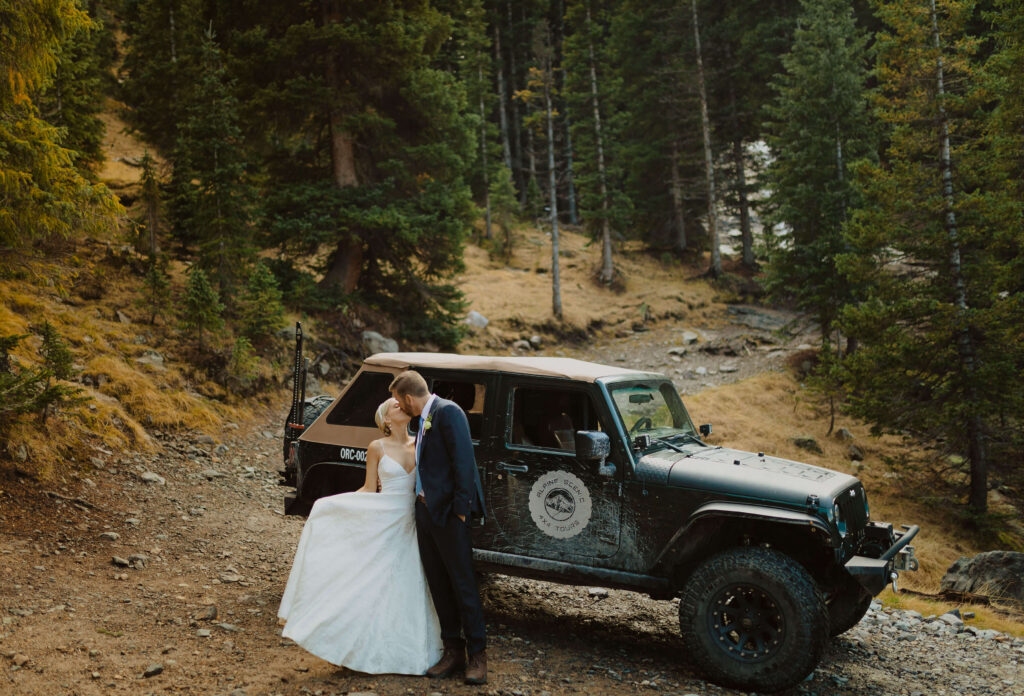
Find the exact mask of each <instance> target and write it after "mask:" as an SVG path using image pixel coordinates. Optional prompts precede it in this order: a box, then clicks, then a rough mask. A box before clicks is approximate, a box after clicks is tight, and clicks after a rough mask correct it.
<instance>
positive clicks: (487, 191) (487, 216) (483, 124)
mask: <svg viewBox="0 0 1024 696" xmlns="http://www.w3.org/2000/svg"><path fill="white" fill-rule="evenodd" d="M477 75H478V77H479V79H480V88H481V89H480V161H481V164H482V165H483V168H484V172H483V174H484V230H485V235H486V237H487V239H492V238H493V236H494V235H493V234H492V232H491V182H490V176H489V175H488V172H487V112H486V110H485V109H484V92H483V84H484V69H483V67H478V68H477Z"/></svg>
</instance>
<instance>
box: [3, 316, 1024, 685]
mask: <svg viewBox="0 0 1024 696" xmlns="http://www.w3.org/2000/svg"><path fill="white" fill-rule="evenodd" d="M644 338H645V339H646V338H650V339H655V340H654V342H653V344H647V343H646V342H643V343H642V345H644V346H645V347H646V348H648V349H649V355H650V356H651V359H652V362H651V363H645V362H643V358H642V357H641V356H643V355H644V354H645V353H644V352H643V351H641V350H637V348H638V346H639V345H641V343H640V342H641V341H643V339H638V342H637V343H636V344H634V343H632V342H631V343H629V344H628V347H629V348H630V351H629V353H628V355H629V361H630V364H633V365H635V366H641V367H648V368H649V369H654V368H659V367H660V362H659V361H660V360H661V359H662V357H663V354H664V344H663V341H661V340H660V339H658V333H657V332H649V333H648V332H645V333H644ZM593 350H595V351H597V354H596V356H595V357H599V356H607V357H610V358H611V359H613V360H614V359H615V358H616V357H617V356H619V355H620V354H622V353H621V351H623V350H624V348H623V347H622V346H621V345H620V344H618V343H617V342H615V341H612V342H610V343H608V344H607V345H597V346H594V347H593ZM673 364H674V361H673ZM682 369H683V370H684V372H685V371H686V370H688V369H689V367H684V368H682ZM720 374H721V373H719V375H712V376H711V377H712V378H715V377H718V376H720ZM732 374H735V373H726V376H731V375H732ZM747 381H749V380H747ZM698 386H699V383H698ZM740 386H742V384H740ZM730 388H738V387H737V386H732V387H730V386H725V387H721V388H720V389H725V390H728V389H730ZM714 391H716V390H706V391H705V392H703V394H711V393H714ZM698 398H699V396H698ZM280 416H281V413H280V409H278V408H265V409H262V410H259V411H257V412H256V415H255V417H254V418H253V419H252V420H250V421H247V422H243V423H240V424H237V425H236V424H234V423H231V422H228V423H227V424H226V426H225V427H224V428H223V430H222V433H221V436H220V437H218V438H217V439H216V440H214V439H213V438H210V437H207V436H203V435H201V434H199V433H194V432H192V433H190V432H183V433H181V434H178V435H173V436H171V435H165V436H159V437H157V438H156V446H155V451H153V452H150V453H134V452H130V451H125V452H110V451H97V452H96V456H95V457H93V458H92V460H91V467H90V469H91V470H90V471H88V472H86V473H85V474H83V475H82V476H81V477H79V478H72V479H70V480H66V481H65V482H64V483H60V482H54V483H53V484H52V485H41V484H40V483H39V482H37V481H33V480H30V479H26V478H23V477H19V476H17V475H15V474H14V473H12V472H7V473H5V474H2V476H3V478H0V489H2V490H3V496H4V497H3V501H4V502H3V507H0V529H2V530H3V531H2V534H0V563H2V564H3V566H4V567H5V570H6V573H5V576H6V582H5V583H4V584H3V585H0V608H2V627H0V655H2V657H3V658H4V659H3V665H4V667H3V670H2V671H0V692H2V693H10V694H16V695H18V696H22V695H24V696H28V695H39V696H44V695H45V696H51V695H52V694H76V695H82V696H85V695H91V694H110V693H124V694H225V695H233V696H242V695H245V696H253V695H255V694H266V695H270V694H281V695H286V696H300V695H309V694H313V695H317V694H320V695H326V694H346V693H348V694H355V693H367V692H369V693H375V694H379V695H381V696H384V695H392V694H393V695H396V696H397V695H401V694H454V695H458V694H466V695H469V694H473V695H477V694H479V695H488V696H499V695H500V696H544V694H549V695H554V694H595V695H600V696H611V695H613V694H614V695H618V694H624V693H650V692H657V693H668V694H680V695H682V694H699V695H701V696H705V695H711V694H714V695H719V694H738V693H739V692H735V691H731V690H728V689H723V688H720V687H717V686H715V685H713V684H709V683H706V682H704V681H702V680H701V679H700V678H699V677H698V676H697V675H696V674H695V673H694V672H693V671H692V670H691V669H690V668H688V667H687V666H686V664H685V662H684V661H683V660H682V659H681V656H680V654H679V643H678V627H677V618H676V615H677V611H678V607H677V604H676V603H675V602H669V601H655V600H652V599H649V598H647V597H644V596H642V595H637V594H634V593H630V592H623V591H615V590H612V591H603V590H596V589H591V588H586V587H569V586H562V585H556V584H549V583H543V582H536V581H530V580H524V579H519V578H510V577H505V576H500V575H499V576H491V577H490V578H488V579H486V582H485V584H484V587H483V590H482V594H483V597H484V605H485V616H486V620H487V626H488V635H489V649H488V654H489V661H490V681H489V683H488V684H487V685H486V686H484V687H469V686H464V685H462V684H461V681H458V680H440V681H431V680H427V679H426V678H423V677H404V676H394V675H387V676H372V675H364V674H357V673H353V672H350V671H347V670H338V669H337V668H335V667H333V666H331V665H329V664H328V663H326V662H323V661H321V660H319V659H317V658H315V657H312V656H311V655H309V654H307V653H305V652H304V651H303V650H302V649H301V648H299V647H297V646H295V645H294V644H293V643H292V642H291V641H288V640H284V639H282V638H281V636H280V627H279V626H278V621H277V618H276V610H277V606H278V601H279V599H280V596H281V592H282V590H283V588H284V583H285V581H286V579H287V574H288V570H289V566H290V562H291V559H292V554H293V553H294V549H295V544H296V542H297V540H298V537H299V534H300V532H301V528H302V520H301V519H299V518H293V517H284V516H283V515H282V514H281V512H280V511H281V498H282V495H283V493H284V490H285V489H282V488H281V487H279V486H278V485H277V484H276V481H277V474H276V470H277V468H278V467H279V452H280V439H279V438H280V432H279V428H280V422H281V418H280ZM942 611H944V609H938V610H936V611H934V612H932V613H941V612H942ZM922 618H923V617H921V616H920V615H912V614H908V613H906V612H900V611H897V610H893V609H891V608H885V609H882V608H881V605H878V606H876V610H873V611H872V612H871V614H870V615H869V617H868V618H867V619H865V621H864V622H862V623H861V625H860V626H858V627H857V628H856V629H854V631H852V632H851V633H849V634H846V635H844V636H842V637H840V638H838V639H836V640H834V641H832V642H831V643H830V645H829V646H828V648H827V650H826V653H825V657H824V659H823V661H822V663H821V664H820V666H819V667H818V668H817V669H816V670H815V672H814V673H813V674H812V676H811V677H810V678H809V679H808V680H807V681H806V682H804V683H803V684H801V685H800V686H798V687H797V688H795V689H793V690H792V691H791V693H793V694H819V695H823V694H844V695H847V694H848V695H857V696H867V695H869V694H870V695H872V696H875V695H889V694H894V695H895V694H908V695H910V694H921V695H922V696H923V695H925V694H928V695H931V694H947V693H948V694H950V695H952V694H965V693H972V694H1024V640H1021V639H1019V638H1017V639H1014V638H1013V637H1011V636H1010V635H1006V634H999V635H995V636H994V637H993V636H989V637H987V638H983V637H981V636H980V635H979V636H978V637H975V635H973V634H972V633H968V632H963V633H960V634H957V633H956V632H955V631H953V632H942V631H940V630H939V629H940V628H941V629H943V630H945V627H942V626H940V625H939V623H938V622H931V623H929V622H927V621H923V620H922ZM981 619H982V617H981V616H979V621H980V623H979V621H969V622H968V625H971V626H972V630H973V626H974V625H975V624H977V625H983V624H984V622H983V621H981ZM556 627H557V629H556ZM1021 635H1024V632H1021Z"/></svg>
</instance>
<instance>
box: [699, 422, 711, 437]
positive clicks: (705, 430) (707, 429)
mask: <svg viewBox="0 0 1024 696" xmlns="http://www.w3.org/2000/svg"><path fill="white" fill-rule="evenodd" d="M710 434H711V424H710V423H705V424H704V425H702V426H700V436H701V437H707V436H708V435H710Z"/></svg>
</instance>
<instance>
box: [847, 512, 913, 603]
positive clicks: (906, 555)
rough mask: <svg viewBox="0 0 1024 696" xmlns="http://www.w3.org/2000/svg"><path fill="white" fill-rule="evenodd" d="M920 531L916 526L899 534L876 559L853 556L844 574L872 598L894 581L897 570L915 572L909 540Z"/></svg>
mask: <svg viewBox="0 0 1024 696" xmlns="http://www.w3.org/2000/svg"><path fill="white" fill-rule="evenodd" d="M919 531H920V527H918V526H917V525H916V524H915V525H913V526H912V527H910V528H908V529H907V530H906V531H905V532H902V533H900V536H899V538H898V539H896V541H895V542H894V543H893V545H892V546H890V547H889V548H888V549H886V550H885V551H884V552H883V553H882V555H881V556H879V557H878V558H871V557H869V556H854V557H853V558H851V559H850V560H849V561H847V562H846V564H845V567H846V572H848V573H849V574H850V575H851V576H853V578H854V579H856V580H857V582H859V583H860V584H861V587H863V588H864V589H865V590H866V591H867V592H868V593H869V594H870V595H871V596H872V597H874V596H875V595H877V594H878V593H879V592H881V591H882V590H883V589H885V586H886V585H887V584H888V583H889V582H890V581H895V580H896V578H897V577H898V575H899V573H898V572H897V571H899V570H917V559H916V558H915V557H914V547H913V546H910V542H911V540H913V538H914V537H915V536H917V533H918V532H919Z"/></svg>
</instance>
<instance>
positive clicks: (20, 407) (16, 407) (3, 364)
mask: <svg viewBox="0 0 1024 696" xmlns="http://www.w3.org/2000/svg"><path fill="white" fill-rule="evenodd" d="M23 338H25V336H24V335H8V336H0V434H6V430H7V428H8V426H10V424H11V423H12V422H14V421H15V420H16V419H17V418H18V416H21V415H23V414H26V413H32V412H33V411H37V410H39V409H41V408H43V407H44V405H45V401H43V400H42V399H41V398H40V397H41V395H42V394H43V393H44V391H45V384H46V382H47V380H48V379H49V377H48V373H47V371H46V370H44V369H35V370H32V369H24V368H21V367H19V366H18V365H17V364H16V363H15V361H14V359H13V358H12V357H11V351H12V350H14V348H16V347H17V345H18V344H19V343H20V342H21V340H22V339H23Z"/></svg>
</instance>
